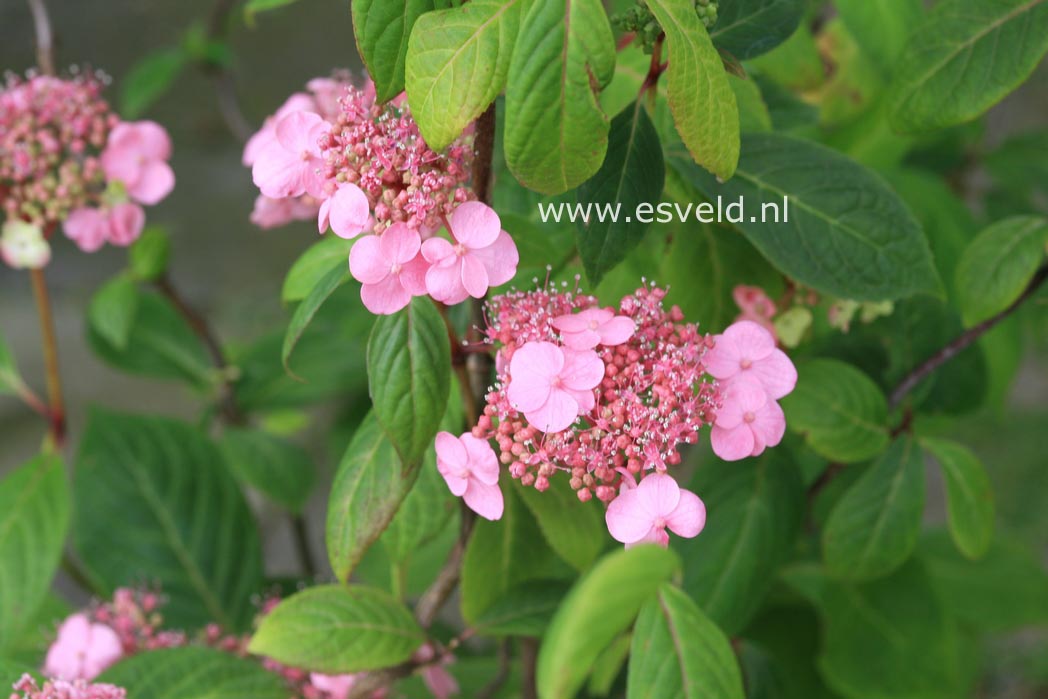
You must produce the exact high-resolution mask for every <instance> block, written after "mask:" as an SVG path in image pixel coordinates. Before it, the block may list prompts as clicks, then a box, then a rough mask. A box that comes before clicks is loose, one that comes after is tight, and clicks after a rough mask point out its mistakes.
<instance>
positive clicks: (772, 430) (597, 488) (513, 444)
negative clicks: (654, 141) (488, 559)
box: [436, 285, 796, 545]
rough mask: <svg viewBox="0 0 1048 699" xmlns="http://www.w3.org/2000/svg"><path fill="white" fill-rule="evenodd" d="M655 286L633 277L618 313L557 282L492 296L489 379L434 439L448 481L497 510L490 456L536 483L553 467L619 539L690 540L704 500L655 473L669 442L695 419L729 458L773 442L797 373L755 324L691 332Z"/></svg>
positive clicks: (494, 513)
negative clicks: (470, 410)
mask: <svg viewBox="0 0 1048 699" xmlns="http://www.w3.org/2000/svg"><path fill="white" fill-rule="evenodd" d="M665 293H666V292H665V291H664V290H663V289H660V288H658V287H656V286H654V285H652V286H650V287H642V288H640V289H638V290H637V291H636V292H635V293H633V294H631V295H629V296H626V297H625V298H623V299H622V301H621V302H620V303H619V306H618V308H617V309H611V308H601V307H600V306H599V304H598V302H597V300H596V299H595V298H594V297H592V296H586V295H582V294H578V293H574V292H570V291H567V290H558V289H557V288H556V286H555V285H551V286H549V287H547V288H540V289H538V290H536V291H531V292H512V293H508V294H504V295H501V296H497V297H495V298H493V299H491V300H490V301H489V303H488V307H487V311H488V314H487V315H488V328H487V339H488V341H489V342H490V343H492V344H493V345H496V346H497V347H498V352H497V355H496V369H497V374H498V375H497V378H496V383H495V385H494V387H493V388H492V390H491V392H490V393H489V394H488V396H487V405H486V406H485V408H484V412H483V415H482V416H481V417H480V420H479V421H478V424H477V425H476V426H475V427H474V428H473V430H472V432H471V433H468V434H465V435H462V436H461V437H459V438H457V439H456V438H455V437H454V436H453V435H451V434H448V433H441V434H440V435H438V438H437V443H436V451H437V467H438V468H439V469H440V472H441V474H442V475H443V476H444V478H445V480H446V481H447V483H448V486H449V487H450V489H451V491H452V492H453V493H454V494H455V495H460V496H462V497H464V498H465V501H466V504H467V505H469V506H470V507H471V508H472V509H474V510H475V511H476V512H478V513H479V514H480V515H482V516H484V517H487V518H489V519H498V518H499V517H500V516H501V515H502V509H503V498H502V493H501V491H500V490H499V488H498V476H499V469H498V463H499V462H501V463H502V464H504V465H506V466H508V470H509V473H510V475H511V476H512V477H513V478H517V479H520V481H521V482H522V483H523V484H524V485H526V486H534V487H535V488H536V489H538V490H540V491H542V490H546V489H547V488H548V487H549V486H550V479H551V478H552V477H553V476H555V475H556V474H557V473H564V474H566V475H567V477H568V478H569V479H570V481H569V482H570V485H571V487H572V488H573V489H574V490H575V491H576V493H577V495H578V497H579V500H581V501H583V502H585V501H588V500H590V499H591V498H592V497H593V496H596V497H597V499H598V500H600V501H602V502H604V503H606V504H608V510H607V523H608V528H609V530H610V532H611V534H612V536H613V537H614V538H616V539H617V540H619V541H622V542H623V543H625V544H627V545H633V544H636V543H640V542H642V541H651V542H656V543H660V544H662V545H665V544H666V542H667V534H666V530H667V529H669V530H670V531H674V532H675V533H677V534H678V535H680V536H685V537H692V536H696V535H697V534H698V533H699V531H701V529H702V527H703V526H704V524H705V517H706V514H705V508H704V506H703V505H702V502H701V500H699V498H698V497H697V496H696V495H695V494H693V493H691V492H689V491H686V490H682V489H681V488H679V486H678V485H677V483H676V482H675V481H674V480H673V479H672V478H671V477H670V476H668V475H667V474H666V471H667V469H668V468H669V467H670V466H673V465H676V464H678V463H679V462H680V458H681V457H680V453H679V452H678V448H679V446H680V445H682V444H694V443H695V442H697V441H698V434H699V431H700V429H701V428H702V427H703V426H704V425H713V432H712V437H711V440H712V443H713V448H714V451H715V452H716V453H717V454H718V455H719V456H720V457H721V458H724V459H727V460H736V459H741V458H745V457H747V456H751V455H756V454H759V453H760V452H761V451H763V449H764V448H765V447H767V446H774V445H775V444H777V443H778V442H779V440H780V439H781V438H782V431H783V428H784V425H785V420H784V419H783V418H782V411H781V410H778V404H777V403H775V399H777V398H780V397H782V396H783V395H785V393H787V392H788V391H789V390H791V389H792V387H793V384H794V383H795V382H796V371H795V370H794V368H793V365H792V363H790V361H789V359H788V358H786V355H784V354H783V353H782V352H780V351H779V350H777V349H775V342H774V339H773V338H772V337H771V335H770V334H769V333H768V332H767V331H766V330H764V329H763V328H761V327H760V326H757V325H755V324H754V323H751V322H748V321H743V322H740V323H736V324H734V325H732V326H731V327H730V328H728V330H727V331H725V333H724V334H723V335H718V336H716V337H711V336H709V335H705V334H702V333H700V332H699V330H698V328H697V326H695V325H694V324H688V323H684V322H682V321H683V314H682V313H681V311H680V309H679V308H677V307H676V306H674V307H672V308H670V309H666V308H665V307H664V306H663V303H662V301H663V298H664V297H665ZM710 377H712V378H713V379H718V380H717V381H714V380H712V379H711V378H710ZM776 410H777V412H776ZM489 440H494V442H495V443H496V444H497V446H498V454H496V453H495V451H494V450H493V449H492V448H491V445H490V442H489Z"/></svg>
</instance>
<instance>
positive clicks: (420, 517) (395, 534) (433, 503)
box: [381, 423, 461, 561]
mask: <svg viewBox="0 0 1048 699" xmlns="http://www.w3.org/2000/svg"><path fill="white" fill-rule="evenodd" d="M460 424H461V423H460ZM458 502H459V500H458V498H456V497H455V496H454V495H452V494H451V491H449V490H448V485H447V483H445V482H444V478H443V476H441V475H440V471H438V470H437V462H436V455H435V454H434V453H433V451H432V450H430V451H429V452H428V453H427V454H426V459H425V460H424V461H423V462H422V468H421V469H420V470H419V474H418V479H417V480H416V481H415V485H413V486H412V487H411V492H409V493H408V494H407V497H405V498H404V502H402V503H401V505H400V507H399V508H398V509H397V514H396V516H395V517H394V518H393V520H392V521H391V522H390V523H389V526H388V527H386V530H385V531H384V532H383V533H382V539H381V540H382V545H383V547H385V549H386V552H387V553H388V554H389V557H390V558H391V559H393V560H395V561H406V560H408V559H410V558H411V554H412V553H414V552H415V550H416V549H418V548H419V547H420V546H422V545H423V544H425V543H426V542H428V541H431V540H432V539H433V538H434V537H436V536H437V535H438V534H440V532H441V531H442V530H443V529H444V525H445V523H446V522H447V521H448V519H449V518H450V517H451V515H452V513H453V512H455V510H456V508H457V507H458Z"/></svg>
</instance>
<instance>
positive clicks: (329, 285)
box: [280, 266, 349, 373]
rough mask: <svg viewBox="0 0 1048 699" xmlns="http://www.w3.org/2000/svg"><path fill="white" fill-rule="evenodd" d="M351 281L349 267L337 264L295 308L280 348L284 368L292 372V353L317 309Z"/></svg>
mask: <svg viewBox="0 0 1048 699" xmlns="http://www.w3.org/2000/svg"><path fill="white" fill-rule="evenodd" d="M348 281H349V267H348V266H346V267H342V266H336V267H333V268H331V269H330V270H328V271H327V272H326V273H325V274H324V276H322V277H321V278H320V280H319V281H318V282H317V283H316V286H314V287H313V290H312V291H310V292H309V295H307V296H306V298H304V299H303V300H302V302H301V303H299V304H298V306H297V307H296V308H295V313H294V315H292V316H291V322H290V323H288V326H287V332H286V333H285V334H284V345H283V347H282V348H281V350H280V361H281V362H282V363H283V364H284V369H285V370H286V371H287V372H288V373H292V372H291V365H290V362H291V354H292V352H294V351H295V347H296V346H297V345H298V342H299V340H301V339H302V335H303V334H304V333H305V332H306V329H307V328H308V327H309V324H310V323H312V322H313V318H315V317H316V315H317V311H319V310H320V307H321V306H323V305H324V302H325V301H327V300H328V299H329V298H330V297H331V295H332V294H334V293H335V291H336V290H337V289H338V288H339V287H340V286H342V285H343V284H345V283H346V282H348Z"/></svg>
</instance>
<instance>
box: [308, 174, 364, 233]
mask: <svg viewBox="0 0 1048 699" xmlns="http://www.w3.org/2000/svg"><path fill="white" fill-rule="evenodd" d="M370 221H371V209H370V208H369V207H368V198H367V197H366V196H364V193H363V192H362V191H360V187H357V186H356V185H355V184H348V183H347V184H342V185H340V186H339V188H338V189H337V190H335V193H334V194H332V195H331V196H330V197H328V198H327V199H325V200H324V202H323V203H322V204H321V205H320V213H319V216H318V219H317V227H318V228H319V229H320V232H321V233H323V232H324V231H326V230H327V229H328V226H330V227H331V230H332V231H333V232H334V233H335V235H337V236H338V237H339V238H355V237H357V235H359V234H360V233H361V232H362V231H363V230H364V229H366V228H367V227H368V224H369V223H370Z"/></svg>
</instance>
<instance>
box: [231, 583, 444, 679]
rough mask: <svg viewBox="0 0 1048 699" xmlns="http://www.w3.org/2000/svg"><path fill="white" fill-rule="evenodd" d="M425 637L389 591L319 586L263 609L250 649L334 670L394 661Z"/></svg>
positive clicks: (294, 663)
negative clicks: (264, 613) (264, 611)
mask: <svg viewBox="0 0 1048 699" xmlns="http://www.w3.org/2000/svg"><path fill="white" fill-rule="evenodd" d="M423 640H425V636H423V634H422V630H421V629H420V628H419V627H418V624H416V623H415V620H414V619H413V618H412V616H411V613H410V612H409V611H408V610H407V608H406V607H404V606H403V605H402V604H400V603H399V602H397V601H396V600H395V599H393V598H392V597H390V596H389V595H388V594H387V593H385V592H382V591H381V590H376V589H374V588H370V587H363V586H358V585H354V586H342V585H320V586H317V587H311V588H307V589H305V590H303V591H302V592H299V593H297V594H294V595H292V596H291V597H289V598H287V599H286V600H284V601H283V602H281V603H280V604H279V605H277V607H276V608H275V609H274V610H273V611H272V612H270V613H269V614H267V615H266V616H265V618H264V619H263V620H262V623H261V625H260V626H259V628H258V631H256V632H255V635H254V636H253V637H252V638H251V645H250V646H249V647H248V650H249V651H250V652H252V653H255V654H258V655H263V656H266V657H269V658H273V659H274V660H276V661H278V662H281V663H284V664H286V665H291V666H293V667H301V668H306V669H310V670H316V671H319V672H324V673H328V674H332V675H334V674H343V673H349V672H360V671H362V670H375V669H378V668H382V667H389V666H392V665H396V664H397V663H400V662H402V661H404V660H407V659H408V658H409V657H411V654H412V653H414V652H415V651H416V650H417V649H418V647H419V646H421V645H422V642H423Z"/></svg>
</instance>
